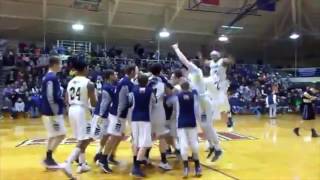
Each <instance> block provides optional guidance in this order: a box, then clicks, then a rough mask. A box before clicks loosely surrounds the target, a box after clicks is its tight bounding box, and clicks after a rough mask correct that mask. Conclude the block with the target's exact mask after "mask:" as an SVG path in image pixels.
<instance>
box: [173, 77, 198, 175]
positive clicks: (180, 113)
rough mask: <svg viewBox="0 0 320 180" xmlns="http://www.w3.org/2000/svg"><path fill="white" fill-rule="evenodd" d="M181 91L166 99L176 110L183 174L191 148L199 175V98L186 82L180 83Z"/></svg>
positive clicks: (185, 172) (187, 170)
mask: <svg viewBox="0 0 320 180" xmlns="http://www.w3.org/2000/svg"><path fill="white" fill-rule="evenodd" d="M181 89H182V91H181V92H180V93H178V94H177V95H176V96H174V97H172V98H171V99H170V100H168V101H167V104H168V105H171V106H172V105H175V106H176V111H177V128H178V130H177V134H178V138H179V143H180V151H181V158H182V160H183V166H184V171H183V176H184V177H188V174H189V165H188V150H189V148H191V151H192V158H193V160H194V163H195V175H196V176H197V177H199V176H201V168H200V162H199V143H198V131H197V123H196V119H198V118H199V116H200V113H199V111H200V109H199V100H198V95H197V92H196V91H191V90H190V85H189V83H188V82H184V83H182V84H181Z"/></svg>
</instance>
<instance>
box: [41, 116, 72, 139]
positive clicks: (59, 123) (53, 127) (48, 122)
mask: <svg viewBox="0 0 320 180" xmlns="http://www.w3.org/2000/svg"><path fill="white" fill-rule="evenodd" d="M42 121H43V124H44V127H45V128H46V130H47V133H48V138H52V137H57V136H61V135H65V134H66V132H67V130H66V127H65V125H64V119H63V115H57V116H45V115H42Z"/></svg>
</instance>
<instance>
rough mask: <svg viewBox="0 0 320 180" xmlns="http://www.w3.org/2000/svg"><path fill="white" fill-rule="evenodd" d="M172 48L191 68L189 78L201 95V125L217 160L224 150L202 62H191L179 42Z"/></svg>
mask: <svg viewBox="0 0 320 180" xmlns="http://www.w3.org/2000/svg"><path fill="white" fill-rule="evenodd" d="M172 48H173V49H174V50H175V52H176V54H177V56H178V58H179V60H180V61H181V62H182V64H183V65H185V66H186V67H187V68H188V70H189V79H190V82H191V87H192V88H193V89H195V90H196V91H197V93H198V96H199V101H200V102H199V103H200V114H201V121H200V126H201V128H202V130H203V132H204V134H205V136H206V138H207V140H208V142H209V146H210V147H209V154H208V158H209V157H210V156H211V154H212V153H213V152H215V157H214V158H213V159H212V160H213V161H216V160H218V159H219V157H220V156H221V155H222V150H221V148H220V144H219V139H218V134H217V132H216V130H215V129H214V128H213V126H212V120H213V117H212V115H213V112H212V109H211V104H212V103H211V102H210V99H209V98H208V96H207V94H206V84H205V81H204V77H203V72H202V70H201V69H200V68H199V67H200V62H199V61H194V62H190V61H189V60H188V59H187V58H186V57H185V56H184V54H183V53H182V52H181V51H180V49H179V47H178V44H174V45H172Z"/></svg>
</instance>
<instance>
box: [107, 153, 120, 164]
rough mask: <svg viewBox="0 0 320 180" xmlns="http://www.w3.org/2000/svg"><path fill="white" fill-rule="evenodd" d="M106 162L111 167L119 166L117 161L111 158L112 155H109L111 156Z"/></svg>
mask: <svg viewBox="0 0 320 180" xmlns="http://www.w3.org/2000/svg"><path fill="white" fill-rule="evenodd" d="M108 162H109V164H112V165H115V166H118V165H119V164H120V162H119V161H117V160H115V159H114V156H113V155H111V156H109V157H108Z"/></svg>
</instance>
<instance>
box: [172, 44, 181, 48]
mask: <svg viewBox="0 0 320 180" xmlns="http://www.w3.org/2000/svg"><path fill="white" fill-rule="evenodd" d="M171 47H172V48H173V49H179V44H178V43H175V44H174V45H172V46H171Z"/></svg>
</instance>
